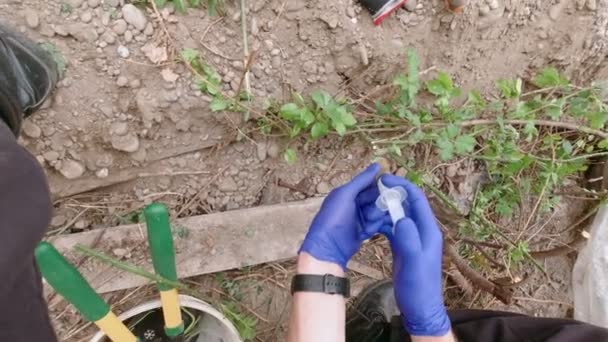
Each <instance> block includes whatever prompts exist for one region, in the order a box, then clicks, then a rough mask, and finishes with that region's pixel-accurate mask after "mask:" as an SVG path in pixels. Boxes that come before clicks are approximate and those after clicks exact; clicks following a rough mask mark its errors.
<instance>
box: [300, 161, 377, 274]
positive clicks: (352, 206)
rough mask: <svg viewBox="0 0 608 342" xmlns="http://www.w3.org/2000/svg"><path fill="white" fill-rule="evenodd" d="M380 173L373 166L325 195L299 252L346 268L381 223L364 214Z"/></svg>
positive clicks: (373, 194) (375, 165) (375, 189)
mask: <svg viewBox="0 0 608 342" xmlns="http://www.w3.org/2000/svg"><path fill="white" fill-rule="evenodd" d="M379 171H380V165H378V164H372V165H370V166H369V167H368V168H367V169H365V171H363V172H362V173H360V174H359V175H357V176H356V177H355V178H353V180H352V181H350V182H349V183H347V184H345V185H343V186H341V187H339V188H336V189H334V190H333V191H332V192H331V193H330V194H329V195H328V196H327V198H326V199H325V201H323V205H322V206H321V210H319V212H318V213H317V215H316V216H315V218H314V220H313V222H312V224H311V225H310V229H309V231H308V234H306V238H305V239H304V242H303V243H302V247H301V248H300V252H306V253H308V254H310V255H311V256H313V257H314V258H316V259H318V260H321V261H327V262H332V263H336V264H338V265H340V266H341V267H342V268H343V269H346V264H347V263H348V261H349V260H350V258H351V257H352V256H353V255H354V254H355V253H356V252H357V251H358V250H359V248H361V243H362V242H363V241H364V240H366V239H368V238H370V237H371V236H372V235H373V234H374V233H375V232H377V231H378V230H379V228H380V226H381V225H382V220H374V222H372V221H371V220H370V221H368V220H366V219H365V216H366V215H364V214H363V210H364V208H368V207H369V206H370V205H371V204H373V202H374V201H375V200H376V198H377V197H378V187H377V186H376V182H375V179H376V175H377V174H378V172H379Z"/></svg>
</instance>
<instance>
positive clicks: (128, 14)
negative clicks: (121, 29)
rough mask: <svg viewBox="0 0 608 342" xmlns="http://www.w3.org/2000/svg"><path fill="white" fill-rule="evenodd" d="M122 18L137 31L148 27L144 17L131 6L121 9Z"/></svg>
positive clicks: (127, 5) (138, 10)
mask: <svg viewBox="0 0 608 342" xmlns="http://www.w3.org/2000/svg"><path fill="white" fill-rule="evenodd" d="M122 17H123V18H124V19H125V21H126V22H127V23H128V24H131V25H133V26H134V27H135V28H136V29H137V30H138V31H143V30H144V29H145V28H146V25H148V19H147V18H146V15H145V14H144V13H143V12H142V11H141V10H140V9H139V8H137V7H135V6H134V5H132V4H126V5H124V6H123V7H122Z"/></svg>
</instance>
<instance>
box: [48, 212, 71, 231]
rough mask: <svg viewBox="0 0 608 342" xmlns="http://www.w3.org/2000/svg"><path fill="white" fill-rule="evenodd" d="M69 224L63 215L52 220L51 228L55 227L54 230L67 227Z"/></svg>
mask: <svg viewBox="0 0 608 342" xmlns="http://www.w3.org/2000/svg"><path fill="white" fill-rule="evenodd" d="M67 222H68V219H67V218H66V217H65V216H63V215H57V216H53V218H52V219H51V227H53V228H56V227H61V226H63V225H65V224H66V223H67Z"/></svg>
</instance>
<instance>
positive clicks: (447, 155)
mask: <svg viewBox="0 0 608 342" xmlns="http://www.w3.org/2000/svg"><path fill="white" fill-rule="evenodd" d="M436 144H437V148H439V158H440V159H441V160H443V161H447V160H450V159H452V157H454V144H453V143H452V141H451V140H450V139H448V138H447V137H446V136H439V137H438V138H437V140H436Z"/></svg>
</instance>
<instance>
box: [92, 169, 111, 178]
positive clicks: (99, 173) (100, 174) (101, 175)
mask: <svg viewBox="0 0 608 342" xmlns="http://www.w3.org/2000/svg"><path fill="white" fill-rule="evenodd" d="M109 175H110V171H109V170H108V169H107V168H105V167H104V168H103V169H99V170H97V172H95V176H97V178H106V177H108V176H109Z"/></svg>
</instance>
